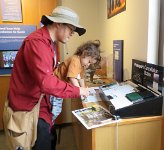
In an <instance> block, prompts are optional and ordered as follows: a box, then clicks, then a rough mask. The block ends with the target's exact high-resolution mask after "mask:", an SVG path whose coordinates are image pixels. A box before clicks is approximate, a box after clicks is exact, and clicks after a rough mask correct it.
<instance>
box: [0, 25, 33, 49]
mask: <svg viewBox="0 0 164 150" xmlns="http://www.w3.org/2000/svg"><path fill="white" fill-rule="evenodd" d="M35 30H36V26H33V25H0V45H1V46H0V50H17V49H19V47H20V46H21V44H22V42H23V40H24V38H25V37H26V36H27V35H29V34H30V33H31V32H33V31H35Z"/></svg>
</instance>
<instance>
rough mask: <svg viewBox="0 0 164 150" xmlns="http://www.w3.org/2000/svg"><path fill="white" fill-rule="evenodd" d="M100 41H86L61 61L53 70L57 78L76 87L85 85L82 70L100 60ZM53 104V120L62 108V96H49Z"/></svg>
mask: <svg viewBox="0 0 164 150" xmlns="http://www.w3.org/2000/svg"><path fill="white" fill-rule="evenodd" d="M100 60H101V56H100V41H99V40H95V41H88V42H86V43H84V44H82V45H81V46H79V47H78V48H77V50H76V52H75V54H74V55H73V56H71V57H69V58H68V59H66V60H65V61H64V62H62V63H61V64H60V65H59V66H58V67H57V68H56V69H55V71H54V75H55V76H57V77H58V78H59V79H61V80H63V81H66V82H69V83H71V84H72V85H75V86H77V87H85V82H84V72H85V69H87V68H88V67H89V66H90V65H93V64H97V65H98V63H99V62H100ZM50 99H51V104H52V105H53V109H52V112H53V120H55V119H56V118H57V116H58V115H59V114H60V112H61V110H62V102H63V99H62V98H57V97H55V96H50Z"/></svg>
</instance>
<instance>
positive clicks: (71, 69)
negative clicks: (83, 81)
mask: <svg viewBox="0 0 164 150" xmlns="http://www.w3.org/2000/svg"><path fill="white" fill-rule="evenodd" d="M54 74H55V75H56V76H57V77H58V78H59V79H61V80H64V81H66V82H68V81H69V80H68V77H72V78H78V76H79V75H80V78H84V68H83V67H82V65H81V62H80V57H79V56H77V55H73V56H71V57H69V58H68V59H66V60H65V61H64V62H62V63H61V64H60V65H59V67H57V68H56V69H55V71H54Z"/></svg>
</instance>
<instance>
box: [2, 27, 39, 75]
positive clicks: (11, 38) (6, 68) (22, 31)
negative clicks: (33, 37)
mask: <svg viewBox="0 0 164 150" xmlns="http://www.w3.org/2000/svg"><path fill="white" fill-rule="evenodd" d="M35 30H36V26H34V25H4V24H3V25H0V75H2V74H10V73H11V69H12V67H13V64H14V60H15V57H16V54H17V52H18V50H19V48H20V46H21V45H22V42H23V40H24V39H25V38H26V37H27V36H28V35H29V34H30V33H31V32H33V31H35Z"/></svg>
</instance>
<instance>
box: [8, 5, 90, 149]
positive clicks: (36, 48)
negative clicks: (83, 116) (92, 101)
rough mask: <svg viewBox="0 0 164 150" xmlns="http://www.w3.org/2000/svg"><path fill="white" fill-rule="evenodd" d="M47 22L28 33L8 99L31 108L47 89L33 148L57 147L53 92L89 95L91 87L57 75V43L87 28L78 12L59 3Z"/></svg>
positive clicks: (65, 95) (18, 108) (62, 95)
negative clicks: (55, 73)
mask: <svg viewBox="0 0 164 150" xmlns="http://www.w3.org/2000/svg"><path fill="white" fill-rule="evenodd" d="M41 22H42V24H43V25H44V26H43V27H41V28H40V29H38V30H36V31H34V32H33V33H31V34H30V35H29V36H28V37H26V38H25V39H24V41H23V43H22V46H21V47H20V49H19V51H18V53H17V56H16V59H15V62H14V67H13V69H12V74H11V79H10V85H9V92H8V100H9V105H10V107H11V108H12V109H13V110H14V111H30V110H32V108H33V107H34V106H35V105H36V104H37V103H38V100H39V97H40V95H41V93H44V94H45V96H44V97H43V99H42V101H41V104H40V112H39V119H38V125H37V140H36V142H35V145H34V147H33V150H54V149H55V144H56V135H53V134H52V133H51V127H52V125H53V121H52V112H51V110H52V105H51V103H50V95H53V96H56V97H60V98H78V97H80V95H82V96H88V95H89V91H88V89H87V88H84V87H77V86H74V85H72V84H69V83H66V82H65V81H61V80H60V79H58V78H57V77H56V76H54V74H53V71H54V68H55V67H56V64H57V54H56V49H55V45H56V43H57V42H61V43H66V42H67V41H68V40H69V39H70V38H71V36H72V35H73V33H74V32H77V33H78V34H79V36H81V35H83V34H84V33H85V32H86V29H84V28H83V27H82V26H80V25H79V17H78V15H77V14H76V13H75V12H74V11H73V10H72V9H70V8H67V7H63V6H58V7H56V8H55V9H54V10H53V12H52V14H51V15H49V16H48V15H43V16H42V19H41Z"/></svg>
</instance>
